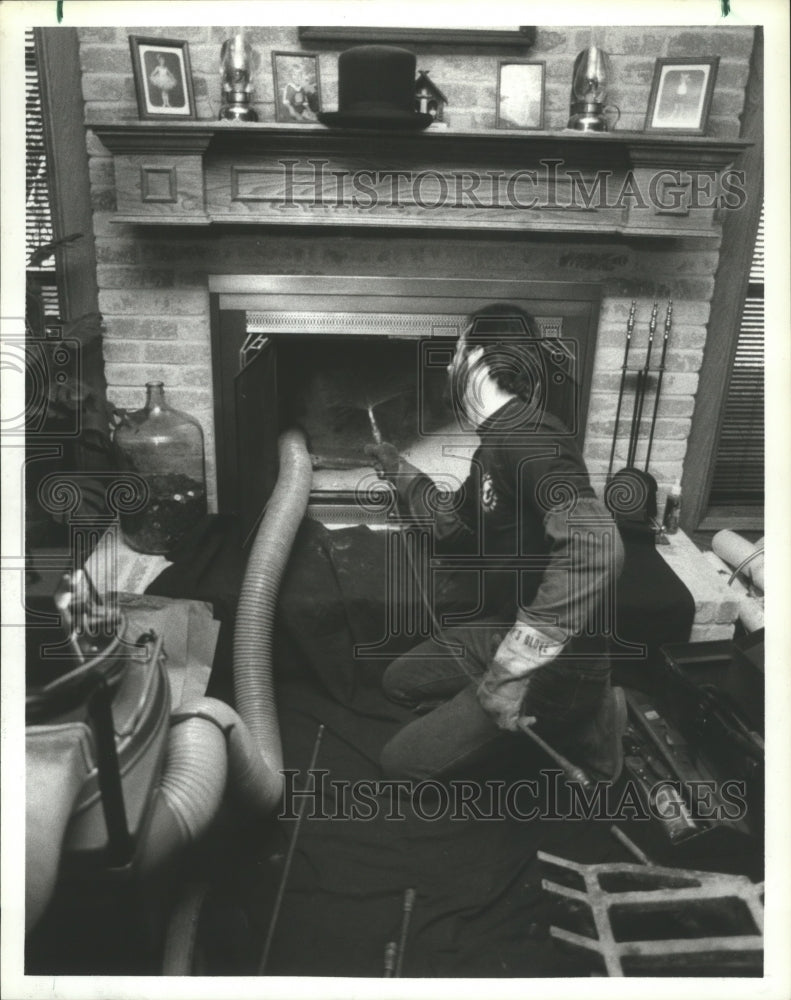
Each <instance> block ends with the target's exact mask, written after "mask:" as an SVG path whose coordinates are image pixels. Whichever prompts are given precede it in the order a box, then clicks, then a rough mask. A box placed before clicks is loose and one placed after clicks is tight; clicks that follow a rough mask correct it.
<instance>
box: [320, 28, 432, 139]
mask: <svg viewBox="0 0 791 1000" xmlns="http://www.w3.org/2000/svg"><path fill="white" fill-rule="evenodd" d="M416 63H417V60H416V58H415V56H414V55H413V53H411V52H409V51H407V50H406V49H399V48H396V47H395V46H393V45H356V46H354V48H351V49H347V50H346V51H345V52H342V53H341V54H340V56H339V57H338V110H337V111H328V112H324V113H322V114H320V115H318V119H319V121H320V122H323V123H324V124H325V125H339V126H345V127H346V128H393V129H396V128H403V129H407V128H409V129H419V128H425V127H426V126H427V125H430V124H431V122H432V120H433V119H432V117H431V115H425V114H419V113H418V112H417V111H415V66H416Z"/></svg>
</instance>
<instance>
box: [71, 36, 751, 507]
mask: <svg viewBox="0 0 791 1000" xmlns="http://www.w3.org/2000/svg"><path fill="white" fill-rule="evenodd" d="M78 33H79V40H80V59H81V66H82V74H83V75H82V89H83V96H84V100H85V116H86V123H87V124H90V123H92V122H93V123H98V122H104V123H108V122H117V123H120V124H123V123H124V122H128V123H132V122H135V121H137V117H138V116H137V105H136V99H135V92H134V84H133V81H132V75H131V64H130V58H129V44H128V35H130V34H135V35H141V36H156V35H160V36H163V37H167V38H179V39H187V40H188V41H189V45H190V58H191V62H192V73H193V80H194V87H195V95H196V101H197V114H198V118H199V119H200V120H203V121H205V122H206V123H207V124H209V123H213V122H215V121H216V118H217V112H218V110H219V76H218V69H217V67H218V56H219V48H220V44H221V42H222V41H223V39H224V38H225V37H226V36H227V35H228V34H229V33H230V29H228V28H223V27H168V28H161V27H159V28H153V27H152V28H144V27H137V26H135V27H134V28H129V29H125V28H118V27H96V28H89V27H83V28H79V29H78ZM248 37H249V40H250V42H251V44H252V46H253V49H254V50H255V51H256V52H257V53H258V54H259V55H260V70H259V72H258V76H257V80H256V87H255V92H254V95H253V103H254V106H255V108H256V110H257V111H258V114H259V118H260V120H261V121H262V122H273V121H274V118H275V115H274V94H273V83H272V76H271V72H270V65H271V58H270V53H271V51H273V50H288V51H299V50H300V49H301V48H302V47H303V46H302V45H301V43H300V40H299V38H298V34H297V28H296V27H273V28H263V27H257V28H250V29H249V30H248ZM752 40H753V31H752V28H749V27H745V28H698V29H690V28H672V27H627V28H624V27H621V28H618V27H595V28H588V27H574V28H539V29H538V32H537V40H536V43H535V45H534V46H533V47H532V48H531V49H530V50H529V52H527V53H524V52H519V53H517V54H516V55H517V56H518V57H520V58H525V57H526V58H529V59H531V60H533V59H534V60H542V61H544V62H545V63H546V117H545V125H544V128H545V129H546V130H560V129H562V128H563V127H564V126H565V124H566V119H567V117H568V99H569V88H570V81H571V70H572V64H573V61H574V57H575V56H576V54H577V53H578V52H579V51H580V50H581V49H582V48H584V47H585V46H586V45H589V44H592V43H596V44H600V45H601V46H602V47H604V48H605V49H606V50H607V52H608V53H609V54H610V56H611V65H612V79H613V84H612V87H611V90H610V94H609V98H610V100H611V101H612V102H613V103H615V104H617V105H618V106H619V107H620V108H621V111H622V115H621V121H620V124H619V126H618V129H619V131H620V130H624V131H634V132H639V131H641V130H642V128H643V125H644V118H645V112H646V107H647V104H648V98H649V92H650V88H651V79H652V76H653V71H654V63H655V59H656V57H659V56H690V55H718V56H719V57H720V62H719V68H718V73H717V81H716V87H715V91H714V97H713V102H712V107H711V114H710V118H709V125H708V134H709V135H713V136H719V137H721V138H723V139H734V138H736V137H738V135H739V129H740V122H739V116H740V114H741V112H742V108H743V104H744V91H745V85H746V82H747V77H748V68H749V60H750V54H751V49H752ZM411 47H412V48H413V50H414V51H416V53H417V56H418V67H419V68H428V69H430V71H431V76H432V79H434V80H436V82H437V83H438V84H439V85H440V86H441V88H442V90H443V92H444V93H445V94H446V95H447V97H448V100H449V106H448V109H447V113H446V120H448V121H449V123H450V130H454V131H455V130H460V131H463V132H467V133H469V132H474V131H476V130H479V129H480V130H487V129H492V128H493V126H494V108H495V90H496V81H497V63H498V59H501V58H504V57H506V56H514V52H513V50H508V49H502V50H500V49H497V48H489V47H486V48H483V47H482V48H475V47H473V46H466V47H464V48H453V49H449V48H443V47H436V48H432V47H428V46H425V45H413V46H411ZM337 55H338V51H337V50H328V49H327V47H326V46H323V47H322V50H321V52H320V70H321V85H322V104H323V107H324V108H325V109H329V108H332V107H334V106H335V105H336V101H337V83H336V79H337ZM87 144H88V152H89V156H90V180H91V194H92V202H93V210H94V233H95V238H96V256H97V262H98V268H97V277H98V286H99V307H100V309H101V312H102V314H103V316H104V319H105V324H106V337H105V342H104V350H105V361H106V376H107V383H108V394H109V397H110V399H111V400H112V401H113V402H115V403H116V404H117V405H119V406H129V407H136V406H140V405H142V402H143V399H144V390H143V386H144V384H145V382H146V381H148V380H151V379H162V380H163V381H164V383H165V386H166V389H167V393H168V396H169V398H170V400H171V401H172V403H173V404H174V405H175V406H177V407H179V408H182V409H185V410H187V411H189V412H190V413H192V414H193V415H195V416H196V417H197V418H198V419H199V420H200V421H201V423H202V425H203V427H204V430H205V432H206V440H207V463H208V473H209V495H210V501H211V500H213V502H214V503H215V504H216V471H215V470H216V465H215V435H214V416H213V408H214V401H213V388H212V360H211V348H210V315H209V288H208V278H209V275H223V274H228V275H279V274H282V275H295V276H300V275H301V276H313V275H338V276H361V275H370V276H372V277H387V276H397V277H404V278H412V277H415V278H419V277H442V276H444V277H455V278H465V277H468V278H470V279H477V280H487V279H513V280H520V281H581V282H597V283H599V284H600V286H601V290H602V300H601V309H600V314H599V328H598V336H597V347H596V354H595V359H594V365H593V372H592V382H591V391H590V400H589V408H588V417H587V428H586V436H585V448H584V452H585V458H586V461H587V463H588V465H589V468H590V469H591V471H592V472H601V471H605V470H606V468H607V462H608V460H609V455H610V445H611V441H612V433H613V426H614V416H615V407H616V401H617V394H618V388H619V383H620V368H621V364H622V360H623V347H624V336H625V324H626V319H627V316H628V312H629V306H630V303H631V300H632V299H636V300H637V316H638V326H637V328H636V331H635V341H634V348H633V350H634V351H635V356H634V358H633V360H634V362H635V363H639V362H640V361H641V360H642V358H644V354H645V345H646V338H647V325H648V317H649V315H650V312H651V305H652V303H653V301H654V300H655V299H657V300H659V303H660V322H661V318H662V316H663V314H664V306H665V303H666V301H667V299H668V298H672V299H673V302H674V324H673V332H672V342H671V346H670V349H669V351H668V355H667V362H666V372H665V376H664V382H663V387H662V399H661V403H660V407H659V417H658V422H657V428H656V439H655V441H654V445H653V452H652V462H651V471H652V472H653V474H654V475H655V477H656V479H657V481H658V482H659V487H660V497H659V501H660V504H661V503H662V501H663V497H664V494H665V492H666V490H667V488H668V486H669V485H670V484H671V483H672V482H673V481H674V480H675V479H677V478H679V477H680V476H681V474H682V469H683V461H684V456H685V452H686V448H687V439H688V437H689V433H690V427H691V423H692V421H693V420H694V415H695V396H696V390H697V386H698V372H699V369H700V366H701V361H702V356H703V349H704V346H705V344H706V340H707V337H709V336H712V337H714V336H716V331H712V330H709V329H708V326H707V323H708V319H709V309H710V301H711V298H712V294H713V289H714V277H715V274H716V271H717V267H718V263H719V246H720V237H719V235H718V232H719V228H718V225H717V224H716V222H715V227H714V235H713V236H710V237H703V236H687V237H681V238H673V239H656V238H651V237H642V236H632V237H628V238H627V237H624V236H619V235H606V236H603V235H580V236H577V235H575V234H573V233H565V234H564V233H560V234H551V233H537V232H533V233H531V232H528V231H525V232H518V233H515V232H513V231H511V232H497V233H487V232H483V231H472V232H463V231H453V230H446V231H443V230H432V231H431V232H427V233H423V232H416V231H414V230H410V229H394V230H391V231H390V232H385V231H384V229H383V228H371V229H368V230H364V229H359V228H358V229H333V228H314V229H310V230H300V229H299V228H295V227H282V228H277V227H272V226H267V227H254V226H249V225H247V226H242V225H234V224H223V225H220V226H212V227H187V226H172V227H169V228H163V227H153V226H136V225H134V224H129V223H125V222H116V221H113V220H114V214H115V213H116V209H117V208H118V205H117V200H116V178H115V174H114V168H113V157H112V155H111V153H110V152H109V151H108V149H107V147H106V146H105V145H104V144H103V143H102V142H101V141H100V140H99V138H98V137H97V135H96V134H95V133H94V132H93V131H92V130H91V129H90V128H88V130H87ZM660 332H661V326H660ZM641 352H642V353H641ZM649 402H650V400H649ZM627 434H628V430H627V429H626V428H625V427H624V429H623V430H622V439H623V438H625V437H626V436H627ZM644 447H645V443H644V442H643V448H644ZM641 454H642V450H641V451H640V452H638V464H641V462H640V458H641ZM625 457H626V456H625V441H624V447H623V448H622V449H621V450H619V452H618V454H617V456H616V463H617V465H616V467H620V465H623V464H624V461H625Z"/></svg>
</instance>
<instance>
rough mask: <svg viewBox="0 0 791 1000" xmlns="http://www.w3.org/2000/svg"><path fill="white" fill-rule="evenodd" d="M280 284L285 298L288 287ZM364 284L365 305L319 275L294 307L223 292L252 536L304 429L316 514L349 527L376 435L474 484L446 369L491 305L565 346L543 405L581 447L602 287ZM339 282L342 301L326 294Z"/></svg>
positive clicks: (228, 445) (551, 370)
mask: <svg viewBox="0 0 791 1000" xmlns="http://www.w3.org/2000/svg"><path fill="white" fill-rule="evenodd" d="M222 280H223V282H224V283H225V285H226V286H227V284H228V283H229V281H231V280H232V279H222ZM248 280H249V279H248ZM270 280H271V281H272V282H277V285H278V292H280V288H279V286H281V285H282V284H283V282H284V281H287V280H288V279H283V278H273V279H270ZM354 280H355V282H356V283H358V285H357V287H356V288H355V291H356V292H357V294H356V295H354V296H350V295H349V294H348V286H349V281H350V279H341V278H338V279H328V278H324V279H319V281H320V282H321V283H323V285H325V286H326V287H322V285H321V284H319V287H318V288H317V289H316V293H315V294H314V295H313V297H312V298H311V293H310V292H307V293H306V292H305V290H304V289H305V285H304V283H302V284H301V286H300V287H299V292H295V294H294V295H292V296H290V297H287V296H284V295H283V294H270V295H267V294H260V295H255V296H253V295H250V294H248V293H247V292H246V291H245V293H244V294H241V293H239V294H238V295H237V296H236V297H235V296H234V294H228V293H227V292H225V290H223V294H221V295H219V296H215V298H216V303H215V306H216V307H215V309H214V310H213V316H214V322H213V342H214V368H215V372H214V374H215V403H216V406H215V415H216V421H217V427H218V430H219V433H218V450H217V458H218V487H219V490H218V491H219V499H220V508H221V511H228V512H231V511H234V512H236V513H238V514H240V516H241V518H242V523H243V526H244V527H245V529H246V531H249V530H250V528H252V526H253V525H254V524H255V523H256V521H257V520H258V518H259V516H260V514H261V511H262V509H263V506H264V504H265V503H266V500H267V498H268V496H269V494H270V493H271V490H272V488H273V486H274V482H275V478H276V474H277V437H278V435H279V433H280V432H281V431H282V430H284V429H286V428H287V427H291V426H295V425H296V426H299V427H301V428H302V429H303V430H304V431H305V434H306V437H307V441H308V449H309V451H310V453H311V456H312V461H313V466H314V477H313V493H312V508H313V515H314V516H317V514H316V512H317V510H318V509H319V508H320V509H321V515H320V516H322V517H323V516H324V515H325V514H327V513H328V512H329V513H330V515H331V517H332V519H334V518H335V517H341V515H340V511H339V509H340V508H341V507H345V508H346V510H347V512H348V513H350V514H351V517H352V520H356V519H357V518H356V517H355V514H354V513H353V511H352V508H353V507H354V506H355V505H354V491H355V489H356V488H357V487H358V486H359V485H360V484H361V482H362V481H363V480H364V479H367V480H368V481H369V482H370V477H371V474H372V470H371V465H370V461H369V459H368V458H367V457H366V455H365V447H366V445H368V444H371V443H373V442H374V441H375V439H376V435H377V434H378V435H380V436H381V438H382V439H383V440H384V441H389V442H391V443H392V444H393V445H395V447H396V448H397V449H398V450H399V451H400V452H402V453H403V454H404V455H405V456H406V457H407V458H409V460H410V461H412V462H413V463H414V464H415V465H417V466H418V467H419V468H421V469H423V470H424V471H426V472H427V473H428V474H429V475H433V476H434V477H438V476H441V477H443V478H444V479H446V480H447V479H449V480H450V482H451V484H452V483H453V482H454V481H458V482H460V481H461V480H463V479H464V477H465V476H466V474H467V470H468V468H469V459H470V457H471V455H472V451H473V450H474V448H475V446H476V445H477V443H478V439H477V436H476V435H475V434H474V431H473V429H472V427H471V426H470V425H469V424H467V423H466V422H465V421H464V418H463V416H462V414H461V411H460V407H459V405H458V401H457V400H454V399H453V398H452V394H451V392H450V391H449V380H448V375H447V366H448V364H449V363H450V361H451V359H452V357H453V352H454V349H455V344H456V341H457V338H458V334H459V332H460V330H461V328H462V324H463V323H465V322H466V317H468V316H469V315H470V314H472V313H474V312H475V311H476V310H477V309H480V308H481V307H482V306H484V305H487V304H490V303H492V302H512V303H515V304H517V305H519V306H521V307H522V308H524V309H526V310H527V311H528V312H530V313H531V314H532V315H533V316H534V317H535V318H536V321H537V326H538V330H539V333H540V336H541V337H542V339H543V340H545V341H551V340H552V339H555V340H556V341H557V342H558V344H559V349H558V350H546V351H541V352H539V356H540V359H541V367H542V369H543V370H542V372H541V377H542V381H543V383H544V384H545V386H546V387H547V392H546V400H545V404H544V405H545V406H546V408H547V409H548V410H549V411H550V412H552V413H554V414H555V415H556V416H558V417H559V418H560V419H561V420H562V421H563V423H564V424H565V425H566V426H567V427H568V429H569V432H570V433H571V434H572V435H573V436H574V437H575V438H576V440H577V442H578V445H579V447H580V448H582V446H583V444H584V432H585V416H586V411H587V401H588V395H589V392H590V381H591V372H592V366H593V358H594V352H595V340H596V330H597V325H598V308H599V298H600V289H599V287H598V286H595V285H590V284H582V283H570V282H541V283H529V282H495V283H491V282H487V283H484V282H459V281H455V280H453V279H411V280H410V279H404V280H402V281H400V282H399V285H398V289H397V293H395V294H394V293H392V292H391V294H389V295H387V296H383V295H382V294H381V293H380V289H379V288H378V287H377V281H376V279H354ZM333 281H335V282H337V289H335V295H332V294H327V289H328V288H329V289H330V291H332V289H333V285H331V284H330V285H327V283H328V282H333ZM262 282H264V283H265V282H266V279H262ZM493 285H494V286H497V287H492V286H493ZM427 286H428V287H427ZM499 286H503V287H499ZM388 290H389V289H388ZM389 291H390V290H389ZM427 291H428V292H431V294H426V293H427ZM449 292H453V294H452V295H451V294H449ZM322 293H323V294H322ZM319 295H320V297H319ZM237 305H238V306H240V307H243V308H234V307H235V306H237ZM333 510H334V514H333V513H332V512H333ZM358 514H359V512H358ZM341 519H342V518H341Z"/></svg>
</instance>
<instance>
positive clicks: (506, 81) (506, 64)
mask: <svg viewBox="0 0 791 1000" xmlns="http://www.w3.org/2000/svg"><path fill="white" fill-rule="evenodd" d="M544 71H545V64H544V63H543V62H529V61H528V60H526V59H501V60H500V62H499V65H498V69H497V113H496V118H495V125H496V127H497V128H515V129H540V128H543V127H544Z"/></svg>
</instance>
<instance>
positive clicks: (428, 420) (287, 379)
mask: <svg viewBox="0 0 791 1000" xmlns="http://www.w3.org/2000/svg"><path fill="white" fill-rule="evenodd" d="M273 339H274V341H275V348H276V352H277V390H278V418H279V419H278V422H279V424H280V426H281V427H289V426H295V425H296V426H299V427H301V428H302V429H303V430H304V431H305V435H306V438H307V442H308V450H309V451H310V453H311V458H312V461H313V467H314V476H313V491H314V493H318V494H322V497H323V499H329V498H331V496H332V495H333V494H336V493H344V494H345V493H347V492H348V491H353V490H354V489H355V488H356V486H357V485H358V482H359V481H360V478H361V476H365V475H366V474H367V473H368V472H370V467H371V465H370V459H369V458H368V457H367V456H366V454H365V448H366V446H367V445H369V444H372V443H375V442H376V440H377V437H379V438H380V439H381V440H383V441H387V442H389V443H391V444H393V445H394V446H395V447H396V448H397V449H398V451H399V452H401V453H402V454H405V455H407V456H408V457H410V458H411V459H412V460H413V461H415V462H416V464H417V462H418V461H420V462H422V463H423V464H424V465H428V468H427V469H426V471H428V472H429V473H430V474H431V473H432V472H433V473H437V472H442V471H447V470H448V465H449V463H448V461H447V457H446V456H443V454H442V443H443V442H445V441H447V440H448V439H450V438H454V437H455V438H458V437H464V438H465V440H466V439H468V438H469V435H470V432H471V430H472V428H471V427H469V426H467V427H465V426H464V424H463V422H462V420H461V419H460V416H461V415H460V414H458V413H456V412H454V408H453V406H452V400H451V398H450V393H449V391H448V386H449V383H448V377H447V371H446V368H447V364H448V363H449V362H450V359H451V358H452V356H453V352H454V350H455V339H451V338H436V339H432V340H431V342H430V343H426V342H423V341H414V340H390V339H386V338H382V337H358V336H356V337H327V336H323V337H276V338H273ZM451 464H453V463H451ZM454 471H458V470H457V469H456V468H455V466H454Z"/></svg>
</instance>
